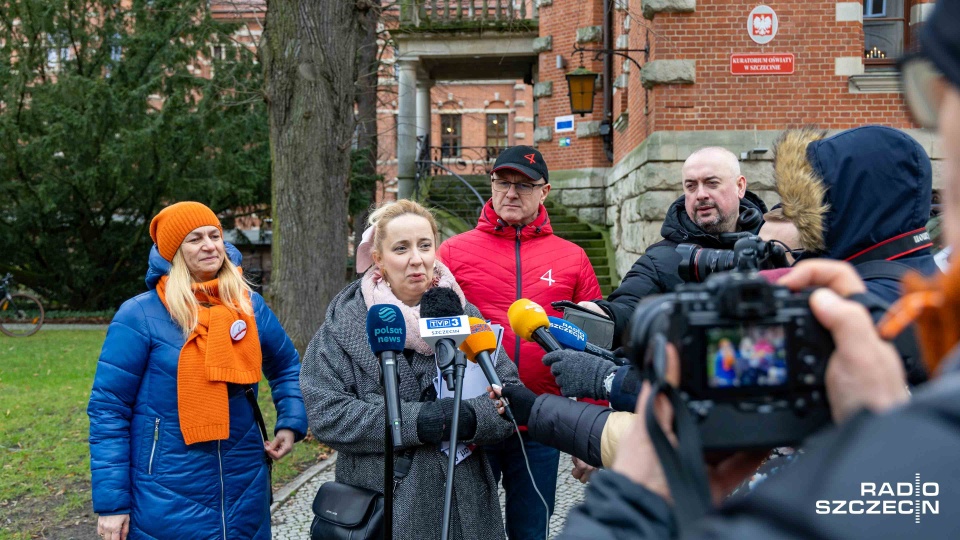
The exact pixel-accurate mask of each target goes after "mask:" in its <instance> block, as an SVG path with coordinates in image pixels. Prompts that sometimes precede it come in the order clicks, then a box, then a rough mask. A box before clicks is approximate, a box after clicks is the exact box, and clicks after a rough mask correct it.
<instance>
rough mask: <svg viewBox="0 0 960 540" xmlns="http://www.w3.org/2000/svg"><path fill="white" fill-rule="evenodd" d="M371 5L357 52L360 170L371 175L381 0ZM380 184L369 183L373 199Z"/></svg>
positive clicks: (359, 229) (360, 218)
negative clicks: (363, 157)
mask: <svg viewBox="0 0 960 540" xmlns="http://www.w3.org/2000/svg"><path fill="white" fill-rule="evenodd" d="M370 4H371V5H372V9H369V10H368V11H367V12H366V13H365V14H364V15H363V17H362V18H361V20H360V24H361V25H362V26H361V33H362V36H361V38H360V39H361V41H360V49H359V55H358V62H359V70H360V74H359V77H358V78H357V89H358V91H357V122H358V123H359V125H358V126H357V148H359V149H360V151H361V152H363V153H364V155H365V157H366V161H365V162H364V164H363V168H362V169H361V171H359V172H360V173H361V174H363V175H365V176H367V177H369V178H372V177H374V176H375V175H376V174H377V78H378V74H379V72H380V55H379V52H380V50H379V47H378V46H377V23H379V22H380V12H381V11H380V0H370ZM376 191H377V186H376V184H374V185H373V186H371V187H370V201H372V202H376V200H377V194H376ZM369 214H370V212H369V209H368V210H364V211H363V212H358V213H357V215H355V216H353V218H354V219H353V245H354V246H359V245H360V237H361V236H362V235H363V230H364V228H366V226H367V216H369Z"/></svg>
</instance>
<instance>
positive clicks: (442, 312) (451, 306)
mask: <svg viewBox="0 0 960 540" xmlns="http://www.w3.org/2000/svg"><path fill="white" fill-rule="evenodd" d="M460 315H463V306H462V305H461V304H460V297H459V296H457V293H455V292H453V290H452V289H448V288H447V287H431V288H429V289H427V291H426V292H425V293H423V297H422V298H421V299H420V318H421V319H432V318H434V317H459V316H460Z"/></svg>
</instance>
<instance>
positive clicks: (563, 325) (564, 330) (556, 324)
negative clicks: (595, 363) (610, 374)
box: [547, 316, 621, 364]
mask: <svg viewBox="0 0 960 540" xmlns="http://www.w3.org/2000/svg"><path fill="white" fill-rule="evenodd" d="M547 319H549V320H550V333H551V334H553V337H554V338H556V340H557V342H558V343H560V345H561V346H562V347H563V348H564V349H571V350H574V351H580V352H585V353H588V354H592V355H593V356H599V357H600V358H603V359H606V360H610V361H611V362H615V363H617V364H620V363H621V362H619V361H618V360H617V358H616V357H615V356H614V355H613V353H612V352H610V351H608V350H606V349H601V348H600V347H597V346H596V345H594V344H593V343H588V342H587V333H586V332H584V331H583V330H581V329H580V327H579V326H577V325H575V324H573V323H572V322H570V321H568V320H566V319H561V318H560V317H553V316H551V317H547Z"/></svg>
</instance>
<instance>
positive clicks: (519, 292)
mask: <svg viewBox="0 0 960 540" xmlns="http://www.w3.org/2000/svg"><path fill="white" fill-rule="evenodd" d="M520 229H521V227H517V228H516V231H517V238H516V248H515V250H514V251H515V253H516V257H517V300H519V299H521V298H523V271H522V268H521V266H520ZM513 359H514V362H516V364H517V377H519V376H520V337H519V336H517V339H516V340H515V343H514V352H513Z"/></svg>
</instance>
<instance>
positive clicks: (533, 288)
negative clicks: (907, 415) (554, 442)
mask: <svg viewBox="0 0 960 540" xmlns="http://www.w3.org/2000/svg"><path fill="white" fill-rule="evenodd" d="M490 180H491V182H492V186H491V187H492V191H493V197H492V198H491V199H490V200H489V201H487V204H486V205H485V206H484V207H483V212H482V213H481V215H480V220H479V221H478V223H477V227H476V228H475V229H473V230H472V231H468V232H465V233H463V234H459V235H457V236H454V237H453V238H450V239H449V240H447V241H446V242H444V243H443V245H441V246H440V249H439V251H438V252H437V255H438V256H439V257H440V260H442V261H443V262H444V264H446V265H447V266H448V267H449V268H450V270H451V271H452V272H453V275H454V277H456V279H457V282H458V283H459V284H460V287H461V288H463V293H464V295H465V296H466V298H467V300H468V301H469V302H471V303H472V304H474V305H475V306H477V307H478V308H480V312H481V313H483V316H484V317H487V318H489V319H490V320H491V321H492V322H494V323H497V324H500V325H502V326H503V328H504V336H503V348H504V350H505V351H506V352H507V355H509V356H510V358H511V360H513V361H514V362H515V363H516V364H517V368H518V370H519V371H520V380H521V381H523V384H524V385H526V386H527V387H528V388H530V389H531V390H533V391H534V392H536V393H537V394H546V393H549V394H557V395H560V388H559V387H558V386H557V382H556V380H554V378H553V375H552V374H551V373H550V368H549V367H547V366H545V365H543V362H542V361H541V358H542V357H543V354H544V353H543V350H542V349H540V346H539V345H537V344H536V343H532V342H522V340H521V339H518V338H517V336H516V335H515V334H514V333H513V332H512V331H511V330H510V321H509V319H508V318H507V310H508V309H509V308H510V305H511V304H513V302H514V301H516V300H517V299H520V298H529V299H530V300H533V301H534V302H536V303H538V304H540V305H541V306H543V308H544V309H545V310H546V311H547V313H548V314H550V315H556V316H559V315H560V313H558V312H557V311H555V310H554V309H553V308H552V307H551V305H550V303H551V302H556V301H558V300H571V301H573V302H580V301H582V300H593V299H596V298H600V297H601V296H602V294H601V292H600V285H599V284H598V283H597V276H596V274H595V273H594V271H593V266H592V265H591V264H590V260H589V259H588V258H587V254H586V253H585V252H584V251H583V249H582V248H580V247H579V246H577V245H576V244H574V243H572V242H569V241H567V240H564V239H562V238H559V237H557V236H554V235H553V228H552V227H551V226H550V218H549V216H547V210H546V208H544V206H543V201H544V200H546V198H547V194H548V193H550V184H549V181H550V178H549V172H548V171H547V164H546V163H545V162H544V161H543V156H542V155H540V152H538V151H537V150H535V149H533V148H531V147H529V146H514V147H512V148H508V149H506V150H504V151H503V152H502V153H501V154H500V157H498V158H497V161H496V163H494V165H493V170H492V171H491V174H490ZM521 445H523V449H525V450H526V453H527V457H528V458H529V460H530V470H531V471H532V472H533V477H534V478H535V481H536V488H537V489H539V491H540V493H542V494H543V497H544V499H545V500H546V502H547V505H548V506H549V507H550V513H551V514H552V513H553V503H554V498H555V495H556V488H557V485H556V482H557V468H558V466H559V460H560V452H559V451H558V450H556V449H554V448H550V447H547V446H543V445H541V444H538V443H536V442H533V441H531V440H528V439H527V438H526V434H525V433H521V434H519V435H514V436H513V437H510V438H509V439H507V440H506V441H504V442H502V443H500V444H498V445H495V446H492V447H487V448H486V451H487V455H488V456H489V458H490V462H491V464H492V466H493V472H494V476H495V477H496V478H497V479H498V480H499V478H500V476H501V474H502V475H503V488H504V490H505V491H506V493H507V507H506V513H507V516H506V521H507V536H508V537H509V538H510V540H532V539H543V538H545V533H546V526H547V519H548V518H547V515H546V512H545V511H543V510H541V509H543V503H542V502H541V501H540V497H539V496H537V493H536V491H535V490H534V486H533V484H532V483H531V482H530V478H529V475H528V474H527V470H526V465H525V463H524V459H523V454H522V452H521Z"/></svg>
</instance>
